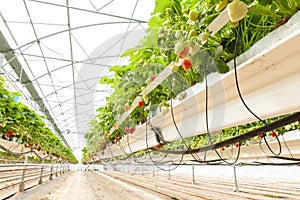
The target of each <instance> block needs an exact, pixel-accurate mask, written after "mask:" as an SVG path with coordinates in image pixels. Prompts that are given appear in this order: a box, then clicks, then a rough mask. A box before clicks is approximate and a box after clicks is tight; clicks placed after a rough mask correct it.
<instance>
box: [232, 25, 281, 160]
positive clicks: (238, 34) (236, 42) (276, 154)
mask: <svg viewBox="0 0 300 200" xmlns="http://www.w3.org/2000/svg"><path fill="white" fill-rule="evenodd" d="M239 37H240V25H239V26H238V30H237V37H236V40H235V45H234V58H233V65H234V76H235V85H236V89H237V92H238V95H239V98H240V100H241V101H242V103H243V105H244V106H245V108H246V109H247V110H248V111H249V112H250V113H251V114H252V115H253V116H254V117H255V118H256V119H258V120H259V121H260V122H262V123H263V124H264V125H265V126H267V127H268V124H267V123H266V122H265V121H264V120H262V119H261V118H260V117H259V116H258V115H256V114H255V113H254V112H253V111H252V110H251V109H250V108H249V106H248V105H247V104H246V102H245V100H244V98H243V96H242V94H241V90H240V86H239V81H238V73H237V64H236V57H237V47H238V41H239ZM269 131H272V130H269ZM272 132H273V131H272ZM273 133H274V132H273ZM274 135H275V137H276V140H277V142H278V146H279V151H278V153H275V152H274V151H273V150H272V148H271V147H270V145H269V143H268V142H267V140H266V137H265V136H266V134H265V133H264V134H263V138H264V141H265V143H266V145H267V147H268V149H269V150H270V152H271V153H272V154H274V155H275V156H278V155H280V154H281V151H282V148H281V143H280V141H279V138H278V136H277V134H276V133H275V134H274ZM266 155H267V154H266ZM267 156H268V155H267Z"/></svg>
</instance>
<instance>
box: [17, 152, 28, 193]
mask: <svg viewBox="0 0 300 200" xmlns="http://www.w3.org/2000/svg"><path fill="white" fill-rule="evenodd" d="M27 162H28V155H26V156H25V161H24V169H23V172H22V178H21V184H20V185H19V192H24V190H25V183H24V180H25V172H26V164H27Z"/></svg>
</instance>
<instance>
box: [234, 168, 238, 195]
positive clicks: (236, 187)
mask: <svg viewBox="0 0 300 200" xmlns="http://www.w3.org/2000/svg"><path fill="white" fill-rule="evenodd" d="M233 175H234V184H235V190H234V191H235V192H239V186H238V182H237V178H236V166H235V165H233Z"/></svg>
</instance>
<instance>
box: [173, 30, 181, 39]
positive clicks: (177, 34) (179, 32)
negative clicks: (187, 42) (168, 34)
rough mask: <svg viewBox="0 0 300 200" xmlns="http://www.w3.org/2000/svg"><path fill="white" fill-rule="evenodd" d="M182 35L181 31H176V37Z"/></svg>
mask: <svg viewBox="0 0 300 200" xmlns="http://www.w3.org/2000/svg"><path fill="white" fill-rule="evenodd" d="M181 35H182V34H181V31H176V32H175V38H176V39H179V38H180V37H181Z"/></svg>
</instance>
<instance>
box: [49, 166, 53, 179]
mask: <svg viewBox="0 0 300 200" xmlns="http://www.w3.org/2000/svg"><path fill="white" fill-rule="evenodd" d="M52 176H53V165H51V169H50V177H49V179H50V180H52Z"/></svg>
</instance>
